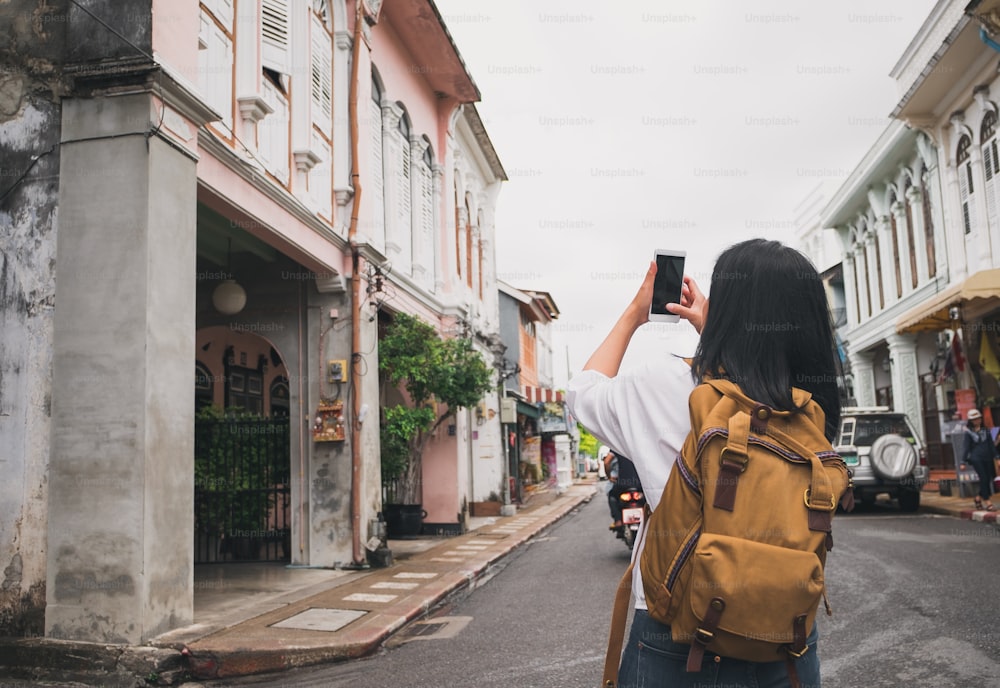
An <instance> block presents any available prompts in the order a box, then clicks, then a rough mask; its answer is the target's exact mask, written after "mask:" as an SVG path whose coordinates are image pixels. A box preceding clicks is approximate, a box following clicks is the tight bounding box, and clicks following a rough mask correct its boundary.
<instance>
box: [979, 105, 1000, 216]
mask: <svg viewBox="0 0 1000 688" xmlns="http://www.w3.org/2000/svg"><path fill="white" fill-rule="evenodd" d="M996 129H997V115H996V113H995V112H987V113H986V116H985V117H983V126H982V129H981V135H980V137H979V140H980V141H983V142H984V143H983V168H984V171H985V172H986V188H985V191H986V214H987V221H988V222H989V224H990V227H994V228H995V227H996V226H997V223H998V222H1000V217H998V211H1000V190H998V189H997V184H1000V182H998V181H997V175H1000V156H998V155H997V131H996Z"/></svg>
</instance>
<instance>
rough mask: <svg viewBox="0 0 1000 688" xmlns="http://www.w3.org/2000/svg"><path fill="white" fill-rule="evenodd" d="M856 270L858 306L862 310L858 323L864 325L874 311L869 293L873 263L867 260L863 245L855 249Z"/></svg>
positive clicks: (858, 245)
mask: <svg viewBox="0 0 1000 688" xmlns="http://www.w3.org/2000/svg"><path fill="white" fill-rule="evenodd" d="M854 270H855V272H856V274H857V276H858V299H859V302H858V305H859V307H860V309H861V310H860V312H859V313H858V322H859V323H863V322H867V321H868V320H869V319H870V318H871V317H872V309H871V308H870V307H869V305H871V300H870V296H869V291H868V289H869V285H870V280H871V276H870V275H869V274H868V273H869V271H870V270H871V263H870V262H868V261H866V260H865V250H864V244H863V243H858V244H857V245H855V247H854Z"/></svg>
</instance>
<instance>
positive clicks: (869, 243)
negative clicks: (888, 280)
mask: <svg viewBox="0 0 1000 688" xmlns="http://www.w3.org/2000/svg"><path fill="white" fill-rule="evenodd" d="M875 241H876V237H875V232H874V231H872V230H870V229H869V230H868V231H867V232H865V236H864V242H865V251H866V252H867V255H868V288H869V289H870V290H871V303H872V314H875V313H881V312H882V309H883V308H884V307H885V293H884V292H885V285H884V284H883V279H882V275H881V270H880V269H879V267H880V266H879V253H878V251H876V250H875Z"/></svg>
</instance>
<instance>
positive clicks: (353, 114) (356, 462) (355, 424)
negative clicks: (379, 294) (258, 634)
mask: <svg viewBox="0 0 1000 688" xmlns="http://www.w3.org/2000/svg"><path fill="white" fill-rule="evenodd" d="M354 4H355V13H354V44H353V45H352V46H351V83H350V88H349V95H348V101H347V102H348V105H347V107H348V116H349V118H350V132H351V133H350V136H351V186H352V187H353V189H354V196H353V198H352V201H351V223H350V226H349V227H348V230H347V241H348V243H349V244H350V247H351V388H352V389H353V390H354V394H352V395H351V428H352V430H353V432H352V433H351V535H352V548H351V552H352V557H353V560H352V563H353V565H354V566H358V567H359V566H363V565H364V564H365V560H364V559H363V558H362V552H361V468H362V464H361V423H360V422H359V420H358V418H359V415H360V413H361V274H360V268H361V257H360V255H359V251H358V242H357V233H358V211H359V209H360V207H361V175H360V174H359V173H358V77H359V74H358V62H359V61H360V56H361V22H362V21H364V18H363V11H362V8H361V5H362V3H361V0H355V3H354Z"/></svg>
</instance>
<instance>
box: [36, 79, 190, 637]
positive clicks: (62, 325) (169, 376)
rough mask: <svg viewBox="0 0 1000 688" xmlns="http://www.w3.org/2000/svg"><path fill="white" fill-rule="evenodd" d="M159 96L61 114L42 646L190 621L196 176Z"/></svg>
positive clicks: (80, 104)
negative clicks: (47, 640) (158, 117)
mask: <svg viewBox="0 0 1000 688" xmlns="http://www.w3.org/2000/svg"><path fill="white" fill-rule="evenodd" d="M151 104H152V99H151V96H150V94H148V93H142V92H133V93H131V94H129V95H122V96H108V97H94V98H73V99H69V100H65V101H64V102H63V119H62V122H63V144H62V161H61V163H62V164H61V170H60V188H59V199H60V233H59V241H58V252H59V259H58V263H57V274H56V286H57V291H56V310H55V325H54V327H55V330H54V339H53V342H54V344H53V389H54V390H55V393H54V394H53V401H52V423H53V430H52V445H51V454H50V465H49V502H48V507H49V522H48V541H49V556H48V561H47V586H46V598H47V600H46V601H47V607H46V611H45V629H46V635H48V636H51V637H55V638H64V639H74V640H88V641H92V642H118V643H122V642H124V643H132V644H135V643H140V642H144V641H146V640H148V639H149V638H151V637H153V636H155V635H158V634H159V633H162V632H164V631H167V630H170V629H172V628H175V627H177V626H181V625H186V624H189V623H190V622H191V619H192V616H193V614H192V612H193V609H192V587H191V581H192V574H193V565H192V547H191V542H192V541H193V523H192V518H191V514H192V511H193V506H192V499H193V486H194V476H193V471H192V470H191V465H192V457H193V452H194V447H193V431H192V428H193V425H194V398H193V394H192V387H191V382H190V376H191V365H192V362H193V360H194V328H193V327H192V324H193V322H194V319H195V282H194V280H193V279H192V276H193V275H194V274H195V246H196V242H195V237H196V230H195V209H196V172H195V161H194V159H193V158H191V157H190V156H188V155H186V154H185V153H183V152H181V151H179V150H178V149H177V148H175V147H173V146H171V145H170V144H168V143H166V142H164V141H163V140H162V139H161V138H160V137H158V136H156V135H152V136H150V135H149V132H150V131H151V130H152V129H153V123H152V122H151V121H150V117H151V112H152V108H151Z"/></svg>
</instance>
